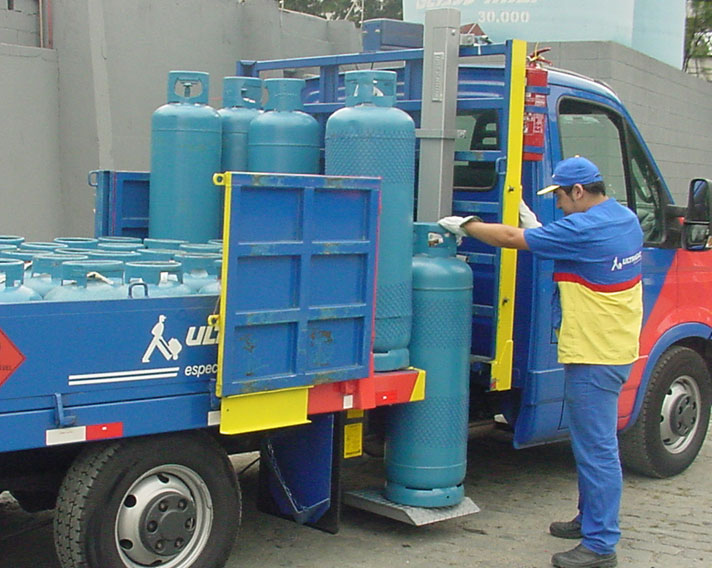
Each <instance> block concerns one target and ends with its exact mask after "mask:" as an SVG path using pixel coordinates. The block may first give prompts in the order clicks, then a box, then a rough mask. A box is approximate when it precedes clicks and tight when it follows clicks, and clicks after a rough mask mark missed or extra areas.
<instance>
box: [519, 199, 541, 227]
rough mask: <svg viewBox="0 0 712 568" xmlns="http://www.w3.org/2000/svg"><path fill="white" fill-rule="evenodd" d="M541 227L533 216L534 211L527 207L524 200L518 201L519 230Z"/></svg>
mask: <svg viewBox="0 0 712 568" xmlns="http://www.w3.org/2000/svg"><path fill="white" fill-rule="evenodd" d="M537 227H541V223H540V222H539V219H537V218H536V215H534V211H532V210H531V209H529V207H527V204H526V203H524V200H523V199H522V200H520V201H519V228H520V229H535V228H537Z"/></svg>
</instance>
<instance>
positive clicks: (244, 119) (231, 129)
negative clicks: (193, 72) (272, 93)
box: [218, 77, 262, 172]
mask: <svg viewBox="0 0 712 568" xmlns="http://www.w3.org/2000/svg"><path fill="white" fill-rule="evenodd" d="M261 104H262V80H261V79H258V78H257V77H225V78H224V79H223V108H221V109H220V110H218V114H219V115H220V120H221V121H222V168H221V170H220V171H223V172H244V171H246V170H247V134H248V132H249V130H250V123H251V122H252V121H253V120H254V119H255V118H257V117H258V116H259V114H260V112H261V111H260V107H261Z"/></svg>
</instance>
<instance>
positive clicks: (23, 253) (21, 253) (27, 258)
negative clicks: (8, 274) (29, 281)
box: [2, 249, 51, 278]
mask: <svg viewBox="0 0 712 568" xmlns="http://www.w3.org/2000/svg"><path fill="white" fill-rule="evenodd" d="M49 252H51V251H49ZM41 254H48V251H46V250H22V249H17V250H6V251H4V252H3V254H2V256H3V258H11V259H13V260H21V261H22V263H23V265H24V267H25V276H24V278H28V277H29V276H30V270H31V269H32V262H33V261H34V259H35V257H36V256H39V255H41Z"/></svg>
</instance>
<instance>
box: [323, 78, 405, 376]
mask: <svg viewBox="0 0 712 568" xmlns="http://www.w3.org/2000/svg"><path fill="white" fill-rule="evenodd" d="M345 83H346V107H345V108H343V109H340V110H338V111H336V112H335V113H334V114H332V115H331V116H330V117H329V120H328V121H327V123H326V138H325V145H326V174H327V175H338V176H373V177H381V178H382V182H381V217H380V225H379V238H378V240H379V245H378V282H377V292H376V336H375V340H374V346H373V350H374V364H375V368H376V370H377V371H390V370H393V369H400V368H402V367H407V366H408V364H409V363H408V362H409V357H408V342H409V341H410V327H411V318H412V302H411V295H412V292H411V278H412V277H411V274H412V267H411V261H412V256H413V199H414V197H413V196H414V175H415V174H414V172H415V124H414V123H413V120H412V119H411V118H410V116H408V114H406V113H405V112H403V111H402V110H400V109H397V108H394V107H393V105H394V104H395V100H396V74H395V73H394V72H393V71H350V72H348V73H346V74H345Z"/></svg>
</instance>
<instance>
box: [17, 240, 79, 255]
mask: <svg viewBox="0 0 712 568" xmlns="http://www.w3.org/2000/svg"><path fill="white" fill-rule="evenodd" d="M59 248H67V245H63V244H62V243H55V242H44V241H29V242H28V241H25V242H24V243H22V244H21V245H20V246H19V247H18V249H19V250H27V251H37V252H54V251H56V250H57V249H59Z"/></svg>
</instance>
